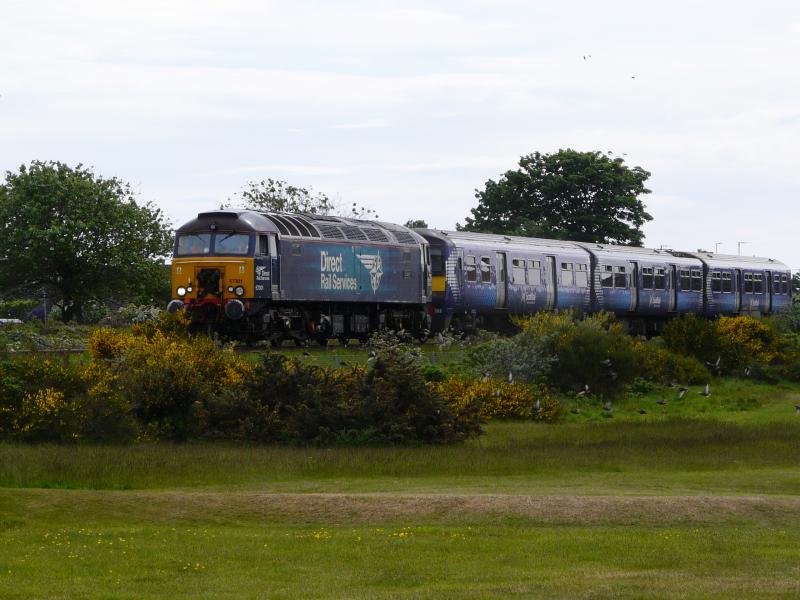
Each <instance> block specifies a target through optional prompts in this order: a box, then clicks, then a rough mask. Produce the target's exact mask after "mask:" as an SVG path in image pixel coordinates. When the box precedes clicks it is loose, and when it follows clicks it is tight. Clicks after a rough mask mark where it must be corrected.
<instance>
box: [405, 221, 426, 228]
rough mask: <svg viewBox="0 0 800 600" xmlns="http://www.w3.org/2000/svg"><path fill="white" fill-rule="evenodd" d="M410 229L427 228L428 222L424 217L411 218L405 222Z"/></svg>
mask: <svg viewBox="0 0 800 600" xmlns="http://www.w3.org/2000/svg"><path fill="white" fill-rule="evenodd" d="M405 226H406V227H408V228H409V229H427V228H428V224H427V223H426V222H425V221H424V220H423V219H409V220H408V221H406V222H405Z"/></svg>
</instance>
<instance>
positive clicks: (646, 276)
mask: <svg viewBox="0 0 800 600" xmlns="http://www.w3.org/2000/svg"><path fill="white" fill-rule="evenodd" d="M642 289H643V290H652V289H653V267H642Z"/></svg>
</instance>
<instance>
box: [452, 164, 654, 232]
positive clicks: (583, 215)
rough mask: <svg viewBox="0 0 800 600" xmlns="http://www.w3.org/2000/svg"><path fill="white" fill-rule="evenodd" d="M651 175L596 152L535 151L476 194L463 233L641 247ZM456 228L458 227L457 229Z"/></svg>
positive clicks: (648, 217) (648, 219)
mask: <svg viewBox="0 0 800 600" xmlns="http://www.w3.org/2000/svg"><path fill="white" fill-rule="evenodd" d="M648 177H650V173H648V172H647V171H645V170H644V169H642V168H641V167H633V168H630V167H628V166H627V165H626V164H625V161H624V160H623V159H622V158H619V157H612V156H609V155H606V154H603V153H601V152H578V151H576V150H570V149H567V150H559V151H558V152H555V153H553V154H541V153H539V152H534V153H533V154H530V155H528V156H523V157H521V158H520V160H519V168H518V169H516V170H513V171H506V173H505V174H504V175H503V176H502V177H500V179H499V181H494V180H491V179H490V180H489V181H487V182H486V187H485V189H483V190H475V197H476V198H477V199H478V206H477V207H475V208H473V209H472V217H468V218H467V219H466V225H465V226H464V227H463V229H464V230H465V231H481V232H486V233H506V234H510V235H523V236H532V237H545V238H556V239H569V240H575V241H582V242H598V243H615V244H628V245H631V246H641V244H642V241H643V240H644V234H643V232H642V229H641V228H642V225H643V224H644V223H645V222H646V221H651V220H652V217H651V216H650V215H649V214H648V213H647V212H646V211H645V206H644V204H643V203H642V201H641V200H640V199H639V196H641V195H643V194H649V193H650V190H648V189H647V188H645V187H644V183H645V181H646V180H647V178H648ZM459 228H460V227H459Z"/></svg>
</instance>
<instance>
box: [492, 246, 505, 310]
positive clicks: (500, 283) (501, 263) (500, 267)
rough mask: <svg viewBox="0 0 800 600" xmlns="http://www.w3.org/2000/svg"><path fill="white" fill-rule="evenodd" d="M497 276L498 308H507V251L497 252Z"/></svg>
mask: <svg viewBox="0 0 800 600" xmlns="http://www.w3.org/2000/svg"><path fill="white" fill-rule="evenodd" d="M495 276H496V279H497V303H496V304H495V306H496V307H497V308H505V307H506V305H507V296H508V274H507V273H506V253H505V252H496V253H495Z"/></svg>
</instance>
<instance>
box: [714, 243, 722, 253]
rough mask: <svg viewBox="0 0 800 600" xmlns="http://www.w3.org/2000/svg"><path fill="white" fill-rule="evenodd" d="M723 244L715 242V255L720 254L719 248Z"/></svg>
mask: <svg viewBox="0 0 800 600" xmlns="http://www.w3.org/2000/svg"><path fill="white" fill-rule="evenodd" d="M721 244H722V242H714V254H719V247H720V245H721Z"/></svg>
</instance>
